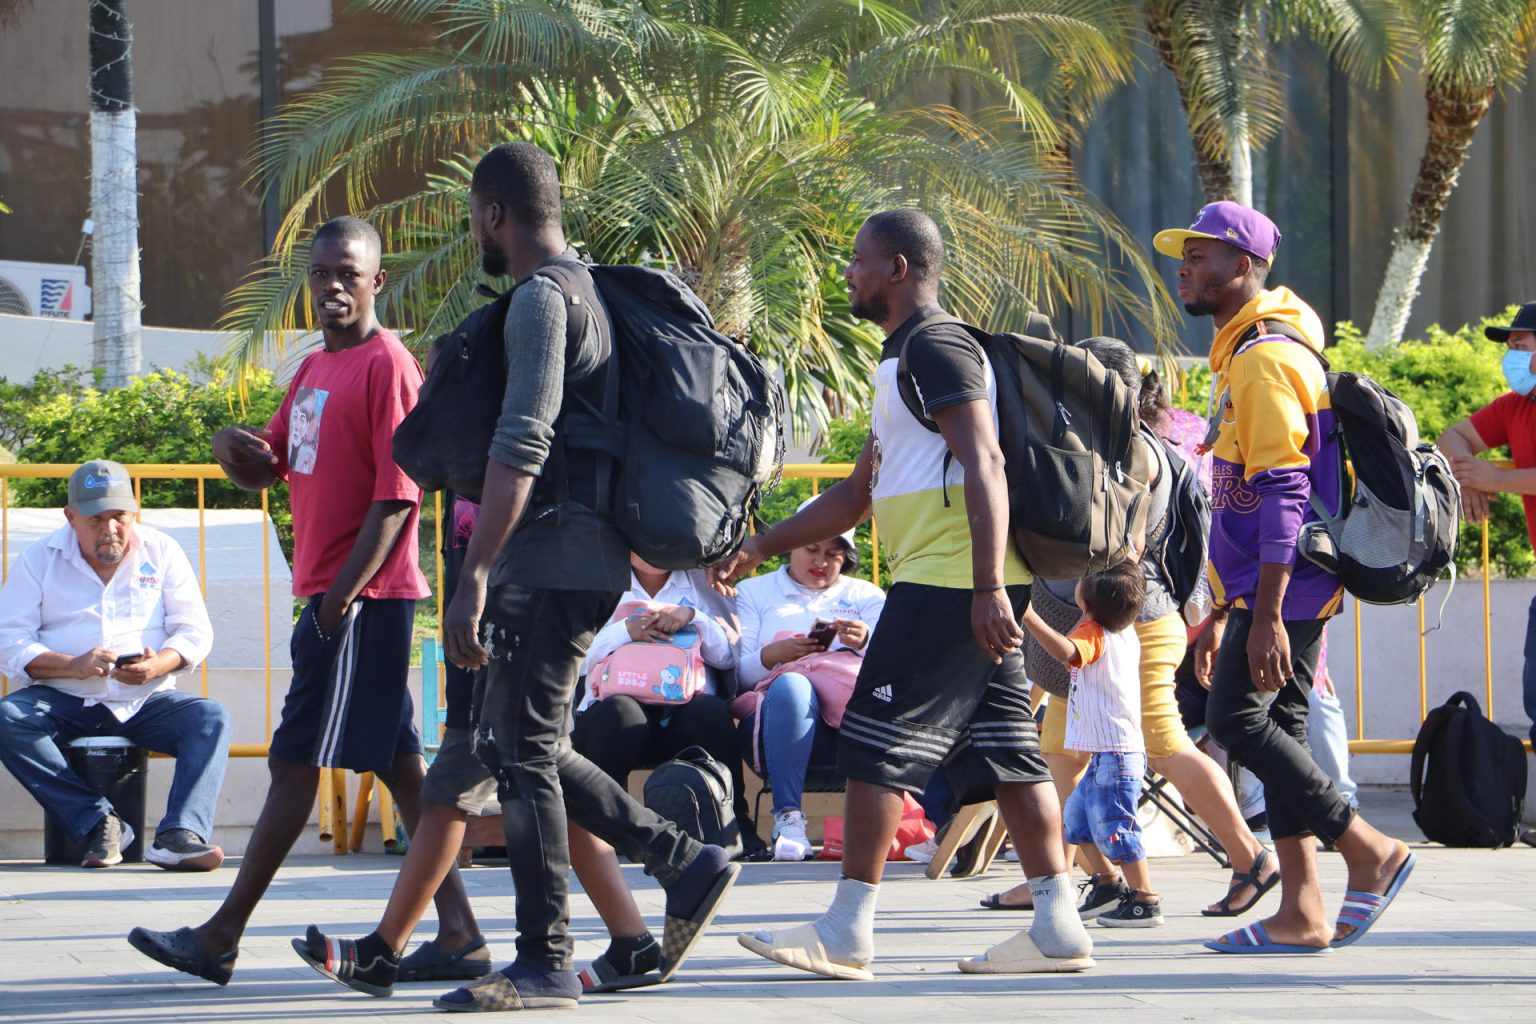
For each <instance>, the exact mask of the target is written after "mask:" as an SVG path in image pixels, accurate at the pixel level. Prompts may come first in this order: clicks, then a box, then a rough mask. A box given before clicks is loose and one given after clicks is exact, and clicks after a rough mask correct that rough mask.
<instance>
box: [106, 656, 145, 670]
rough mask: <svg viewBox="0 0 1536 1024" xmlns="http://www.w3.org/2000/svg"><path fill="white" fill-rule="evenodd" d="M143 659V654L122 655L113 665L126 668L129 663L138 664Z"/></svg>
mask: <svg viewBox="0 0 1536 1024" xmlns="http://www.w3.org/2000/svg"><path fill="white" fill-rule="evenodd" d="M143 660H144V655H142V654H125V655H123V656H122V657H120V658H118V659H117V660H116V661H114V662H113V663H112V667H113V668H126V667H127V666H129V665H136V664H138V663H139V662H141V661H143Z"/></svg>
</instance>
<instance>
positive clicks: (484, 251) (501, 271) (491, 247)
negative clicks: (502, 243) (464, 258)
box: [480, 241, 507, 277]
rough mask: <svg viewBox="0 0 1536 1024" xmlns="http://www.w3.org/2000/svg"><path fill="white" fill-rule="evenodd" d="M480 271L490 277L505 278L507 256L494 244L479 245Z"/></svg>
mask: <svg viewBox="0 0 1536 1024" xmlns="http://www.w3.org/2000/svg"><path fill="white" fill-rule="evenodd" d="M480 269H481V270H484V271H485V272H486V274H488V275H489V276H491V277H505V276H507V254H506V253H505V252H502V251H501V249H499V248H497V246H496V244H495V243H494V242H488V241H487V242H481V243H480Z"/></svg>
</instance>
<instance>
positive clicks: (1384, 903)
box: [1333, 850, 1419, 949]
mask: <svg viewBox="0 0 1536 1024" xmlns="http://www.w3.org/2000/svg"><path fill="white" fill-rule="evenodd" d="M1418 860H1419V858H1418V856H1417V855H1415V854H1414V852H1413V851H1412V850H1409V851H1408V859H1407V860H1405V861H1403V864H1402V866H1401V867H1399V868H1398V869H1397V874H1395V875H1393V876H1392V884H1391V885H1389V886H1387V891H1386V892H1385V893H1383V894H1382V895H1380V896H1378V895H1377V894H1376V893H1374V892H1362V891H1361V890H1359V889H1346V890H1345V892H1344V906H1343V907H1341V908H1340V909H1339V919H1338V920H1337V921H1335V922H1334V927H1335V928H1337V927H1338V926H1339V925H1341V924H1347V925H1350V926H1352V927H1353V928H1354V929H1355V930H1354V931H1352V932H1350V933H1349V934H1348V935H1346V936H1344V937H1343V938H1342V939H1335V940H1334V941H1333V948H1335V949H1338V948H1339V947H1340V946H1347V945H1349V944H1350V943H1351V942H1356V941H1359V939H1360V937H1361V936H1363V935H1364V934H1365V933H1366V932H1368V931H1370V930H1371V925H1373V924H1375V923H1376V919H1377V918H1379V917H1381V915H1382V914H1384V913H1386V911H1387V908H1388V907H1389V906H1391V905H1392V901H1393V900H1394V899H1396V898H1397V894H1398V893H1399V892H1401V891H1402V888H1403V885H1404V883H1406V882H1407V881H1408V876H1409V875H1410V874H1412V873H1413V866H1414V865H1415V864H1416V863H1418Z"/></svg>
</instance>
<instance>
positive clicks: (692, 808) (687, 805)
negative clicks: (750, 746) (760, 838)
mask: <svg viewBox="0 0 1536 1024" xmlns="http://www.w3.org/2000/svg"><path fill="white" fill-rule="evenodd" d="M735 799H736V794H735V792H734V791H733V790H732V788H731V772H730V769H728V768H726V766H725V765H723V764H721V763H720V762H719V761H716V760H715V759H714V758H713V757H710V756H709V752H708V751H706V750H705V749H704V748H703V747H688V748H687V749H685V750H683V751H682V752H681V753H679V754H678V755H677V756H676V757H674V758H673V759H672V760H670V761H667V762H665V763H664V764H661V765H659V766H657V768H656V770H655V771H653V772H651V776H650V778H648V779H646V780H645V806H647V807H649V808H650V809H651V810H653V811H655V812H656V813H657V814H659V815H661V816H662V817H663V818H666V819H667V820H668V821H670V822H672V823H674V824H675V825H677V827H678V828H680V829H682V830H683V831H684V832H686V833H688V834H689V835H690V836H692V837H693V838H695V839H697V840H698V841H699V842H701V843H707V844H710V845H713V846H720V847H724V848H725V851H726V853H727V854H729V855H730V856H732V857H735V856H737V855H738V854H740V853H741V826H740V825H739V824H738V823H737V821H736V812H735V810H734V809H733V807H732V805H733V803H734V801H735Z"/></svg>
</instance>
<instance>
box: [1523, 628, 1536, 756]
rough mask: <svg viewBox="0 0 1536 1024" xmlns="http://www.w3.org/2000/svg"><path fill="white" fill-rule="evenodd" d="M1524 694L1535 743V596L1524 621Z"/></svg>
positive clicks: (1532, 740) (1532, 738)
mask: <svg viewBox="0 0 1536 1024" xmlns="http://www.w3.org/2000/svg"><path fill="white" fill-rule="evenodd" d="M1521 683H1522V689H1523V691H1524V695H1525V717H1527V718H1529V719H1530V720H1531V742H1532V743H1536V598H1532V599H1531V608H1530V611H1529V612H1528V613H1527V617H1526V621H1525V672H1524V675H1523V677H1522V679H1521Z"/></svg>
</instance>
